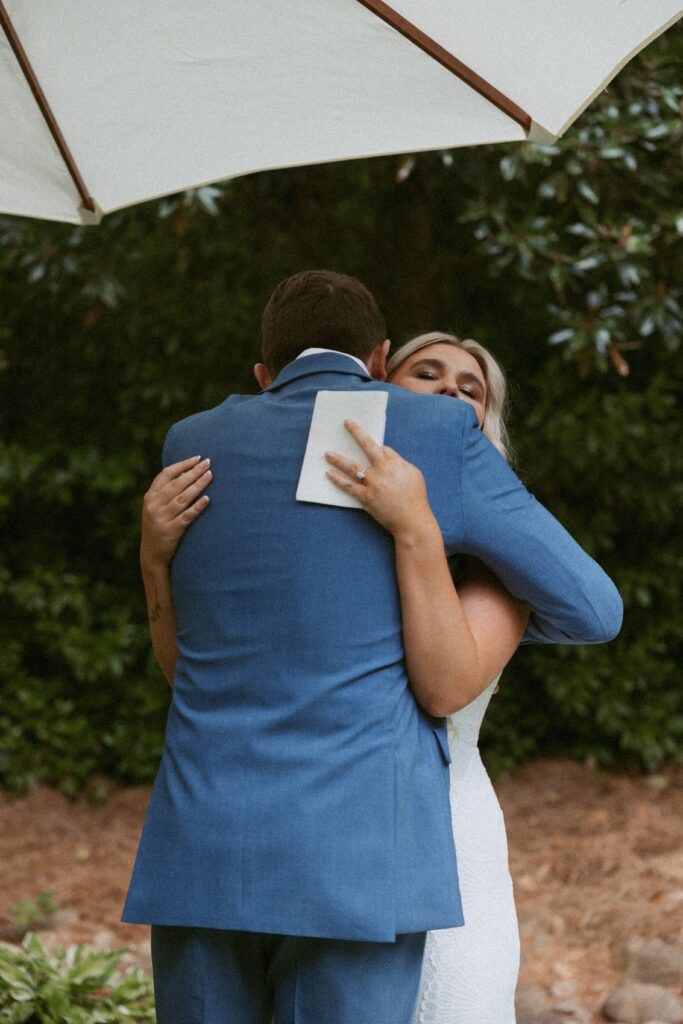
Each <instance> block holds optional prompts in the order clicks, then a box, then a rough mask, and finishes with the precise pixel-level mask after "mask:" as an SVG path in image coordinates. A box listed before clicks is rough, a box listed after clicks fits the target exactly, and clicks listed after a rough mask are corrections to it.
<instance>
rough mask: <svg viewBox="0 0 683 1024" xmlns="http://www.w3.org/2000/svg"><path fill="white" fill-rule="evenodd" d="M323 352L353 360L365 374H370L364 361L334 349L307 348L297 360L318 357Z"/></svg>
mask: <svg viewBox="0 0 683 1024" xmlns="http://www.w3.org/2000/svg"><path fill="white" fill-rule="evenodd" d="M321 352H333V353H334V355H335V356H346V357H347V359H353V361H354V363H358V365H359V366H360V368H361V370H363V371H364V372H365V373H369V370H368V368H367V366H366V365H365V363H364V362H363V360H362V359H359V358H358V356H352V355H349V353H348V352H338V351H337V350H336V349H334V348H306V349H304V351H303V352H300V353H299V355H298V356H297V357H296V358H297V359H302V358H303V357H304V356H317V355H320V353H321Z"/></svg>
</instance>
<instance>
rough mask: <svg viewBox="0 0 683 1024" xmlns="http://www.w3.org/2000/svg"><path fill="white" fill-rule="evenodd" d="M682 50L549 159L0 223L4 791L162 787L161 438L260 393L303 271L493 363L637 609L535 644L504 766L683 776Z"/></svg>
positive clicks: (631, 81)
mask: <svg viewBox="0 0 683 1024" xmlns="http://www.w3.org/2000/svg"><path fill="white" fill-rule="evenodd" d="M682 57H683V30H681V29H680V28H675V29H672V30H671V31H670V32H669V33H667V34H666V35H665V36H664V37H662V38H661V39H660V40H658V41H657V42H656V43H655V44H653V45H652V46H651V47H649V48H648V49H647V50H646V51H644V53H643V54H642V55H641V57H640V58H639V59H638V60H636V61H634V62H633V63H632V64H631V65H630V66H629V68H628V70H627V71H626V72H624V73H622V74H621V75H620V76H619V77H618V78H617V79H616V80H615V82H614V84H613V85H612V86H611V87H610V89H609V90H608V91H607V92H606V93H605V94H604V95H603V96H602V97H601V98H600V99H599V100H597V101H596V102H595V103H594V104H593V106H592V107H591V108H590V110H589V111H588V112H586V113H585V114H584V115H583V117H582V118H581V119H580V120H579V122H578V123H577V125H576V126H575V127H574V128H573V129H572V130H571V131H570V132H569V133H568V135H567V137H566V138H565V139H564V140H562V141H561V142H560V143H558V144H557V145H555V146H552V147H539V146H534V145H524V146H516V147H488V148H481V149H474V150H460V151H452V152H447V153H442V154H425V155H420V156H418V157H413V156H407V157H403V158H400V159H398V160H396V159H393V158H392V159H377V160H368V161H356V162H353V163H348V164H335V165H329V166H325V167H317V168H316V167H314V168H304V169H294V170H290V171H282V172H277V173H272V174H261V175H255V176H252V177H248V178H244V179H239V180H236V181H234V182H229V183H226V184H224V185H222V186H220V187H218V186H217V187H212V188H204V189H200V190H198V191H196V192H194V193H191V194H187V195H182V196H176V197H172V198H169V199H165V200H163V201H161V202H159V203H152V204H147V205H146V206H143V207H140V208H137V209H133V210H130V211H125V212H123V213H120V214H116V215H113V216H111V217H109V218H108V219H107V220H105V222H104V223H103V224H102V225H101V226H100V227H98V228H97V229H81V228H76V229H74V228H70V227H67V226H64V225H49V224H41V223H36V222H31V221H20V220H16V219H10V218H0V269H1V276H0V428H1V431H2V433H1V439H0V526H1V529H2V534H3V545H2V553H1V554H0V644H1V645H2V652H3V656H2V659H0V778H1V779H2V783H3V784H4V786H5V787H7V788H9V789H13V790H21V789H25V788H27V787H30V786H31V785H33V784H35V783H36V782H38V781H41V780H45V781H48V782H50V783H53V784H56V785H58V786H60V787H61V788H62V789H63V790H64V791H66V792H68V793H76V792H78V791H79V790H80V789H81V787H82V786H83V785H84V783H85V781H86V780H87V779H88V778H89V776H91V775H92V773H94V772H98V773H101V772H104V773H106V774H108V775H111V776H114V777H116V778H118V779H120V780H122V781H124V782H129V783H132V782H142V781H146V780H149V779H150V778H151V777H152V775H153V773H154V770H155V767H156V765H157V763H158V759H159V755H160V751H161V745H162V741H163V727H164V717H165V711H166V707H167V703H168V690H167V687H166V686H165V684H164V682H163V681H162V678H161V676H160V673H159V672H158V670H157V669H156V667H155V666H154V664H153V661H152V659H151V657H150V652H149V646H148V640H147V631H146V624H145V610H144V605H143V600H142V593H141V587H140V584H139V581H138V573H137V550H136V549H137V544H138V532H137V530H138V527H137V523H138V515H139V507H140V500H141V495H142V493H143V492H144V490H145V488H146V486H147V484H148V482H149V481H150V479H151V478H152V476H153V475H154V474H155V472H156V471H157V468H158V458H159V451H160V446H161V440H162V438H163V436H164V433H165V431H166V429H167V428H168V426H169V425H170V423H171V422H173V421H174V420H177V419H178V418H180V417H182V416H184V415H187V414H188V413H190V412H193V411H196V410H198V409H200V408H204V407H207V406H208V405H211V404H215V403H216V402H218V401H220V400H221V399H222V398H223V396H224V395H225V394H226V393H228V392H230V391H234V390H238V391H239V390H245V389H250V388H251V386H252V385H251V369H250V368H251V365H252V364H253V362H255V361H256V359H257V358H258V322H259V316H260V311H261V309H262V307H263V304H264V302H265V299H266V298H267V295H268V293H269V291H270V290H271V288H272V287H273V285H274V284H275V283H277V281H278V280H279V279H281V278H282V277H283V276H285V275H286V274H289V273H291V272H293V271H295V270H298V269H301V268H302V267H305V266H316V265H317V266H333V267H336V268H338V269H343V270H346V271H347V272H350V273H353V274H356V275H357V276H359V277H360V278H361V279H363V280H364V281H366V282H367V283H368V285H369V286H370V287H371V288H372V289H373V290H374V291H375V292H376V293H377V295H378V297H379V299H380V302H381V304H382V306H383V308H384V310H385V312H386V314H387V316H388V322H389V324H390V327H391V333H392V337H393V338H394V341H395V342H397V343H399V342H401V341H402V340H404V339H405V338H407V337H408V336H409V335H410V334H412V333H413V332H415V331H418V330H425V329H432V328H450V329H453V330H455V331H456V332H457V333H460V334H463V335H470V336H474V337H477V338H478V339H479V340H481V341H482V342H483V343H484V344H487V345H490V346H491V347H492V349H493V350H494V352H496V354H497V355H499V357H500V358H501V361H502V362H503V364H504V365H505V366H506V367H507V368H508V371H509V374H510V379H511V384H512V399H513V407H514V412H513V418H512V424H511V426H512V434H513V438H514V440H515V443H516V447H517V451H518V456H519V469H520V472H521V474H522V476H523V477H524V479H525V481H526V483H527V484H528V486H529V487H530V488H531V489H532V490H533V491H534V492H535V493H536V494H537V495H538V496H539V498H540V499H541V500H543V501H544V502H545V503H546V504H547V505H548V506H549V507H550V508H551V509H552V510H553V511H554V512H555V513H556V514H557V515H558V516H559V518H560V519H561V520H562V521H563V522H564V523H565V524H566V525H567V527H568V528H569V529H570V530H571V531H572V532H573V533H574V534H575V535H576V536H577V537H578V538H579V539H580V540H581V541H582V543H584V545H585V546H586V547H587V548H588V549H589V550H590V551H591V553H592V554H594V556H595V557H596V558H597V559H598V560H600V561H601V562H602V563H603V564H604V565H605V566H606V568H607V569H608V571H609V572H610V573H611V574H612V575H613V576H614V578H615V579H616V581H617V583H618V585H619V586H620V588H621V591H622V593H623V595H624V599H625V604H626V622H625V626H624V630H623V633H622V635H621V637H620V638H619V639H618V641H617V642H616V643H614V644H611V645H609V646H607V647H600V648H595V649H591V648H581V649H557V648H555V649H549V650H546V649H526V650H524V651H521V652H520V653H519V654H518V656H517V657H516V659H515V661H514V662H513V664H512V665H511V666H510V667H509V668H508V670H506V673H505V677H504V680H503V687H502V691H501V694H500V695H499V696H498V697H497V698H496V700H495V701H494V705H493V708H492V712H491V714H490V716H489V718H488V719H487V737H488V748H489V754H490V757H491V758H492V759H493V761H494V762H495V763H496V764H497V765H498V766H499V767H505V766H508V765H512V764H514V763H515V762H517V761H519V760H520V759H522V758H524V757H528V756H531V755H534V754H538V753H545V752H564V753H568V754H571V755H573V756H581V757H587V756H591V757H593V758H595V759H597V760H598V761H599V762H600V763H604V764H629V765H631V766H633V767H635V768H647V769H653V768H655V767H656V766H657V765H659V764H660V763H662V762H663V761H665V760H668V759H671V758H674V757H676V756H677V753H678V750H679V749H680V741H681V736H682V735H683V712H682V711H681V704H680V696H679V693H680V687H679V685H678V678H677V675H676V673H675V668H674V664H675V659H676V657H677V656H679V655H680V641H681V635H680V633H681V626H680V623H681V608H680V596H679V591H678V589H677V584H676V580H677V577H678V576H679V575H680V555H679V554H678V553H677V547H676V544H675V540H676V532H677V530H679V525H678V524H679V522H680V515H681V511H680V497H681V492H680V480H681V458H682V456H681V450H682V447H681V438H680V426H679V422H678V420H677V415H676V404H675V403H676V398H677V395H678V394H680V384H681V380H680V378H681V354H680V339H681V333H682V331H683V314H682V312H681V306H680V302H681V283H682V282H683V265H682V264H683V259H682V256H681V240H682V238H683V208H682V207H681V206H680V196H681V189H680V184H681V180H682V173H681V156H680V153H681V141H682V138H683V132H682V127H681V103H682V102H683V90H682V89H681V87H680V83H679V81H678V74H677V69H678V68H679V67H680V62H681V58H682ZM677 185H678V187H677ZM673 196H676V197H677V198H676V199H675V200H672V197H673ZM676 203H678V204H679V205H678V206H677V205H676Z"/></svg>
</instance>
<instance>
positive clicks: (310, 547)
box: [123, 353, 621, 941]
mask: <svg viewBox="0 0 683 1024" xmlns="http://www.w3.org/2000/svg"><path fill="white" fill-rule="evenodd" d="M321 389H329V390H331V389H340V390H362V391H372V390H382V391H387V392H388V393H389V401H388V409H387V430H386V443H387V444H388V445H391V446H392V447H393V448H395V449H396V450H397V451H399V452H400V453H401V454H402V455H403V456H405V457H406V458H408V459H410V461H411V462H414V463H415V464H416V465H418V466H419V467H420V469H421V470H422V472H423V473H424V475H425V478H426V481H427V488H428V493H429V500H430V502H431V505H432V508H433V510H434V512H435V514H436V516H437V518H438V521H439V523H440V526H441V529H442V532H443V536H444V541H445V545H446V550H447V551H448V553H449V554H451V553H454V552H461V551H462V552H469V553H472V554H474V555H477V556H478V557H479V558H481V559H482V560H483V561H484V562H486V563H487V564H488V565H490V566H491V568H492V569H493V570H494V571H495V572H496V573H497V574H498V576H499V577H500V578H501V580H502V581H503V582H504V583H505V585H506V586H507V587H508V589H509V590H510V591H511V592H512V593H513V594H515V595H517V596H519V597H520V598H523V599H524V600H526V601H527V602H528V603H529V604H530V605H531V606H532V608H533V609H534V617H533V622H532V625H531V627H530V634H529V636H530V638H532V639H536V640H547V641H559V642H576V643H593V642H599V641H603V640H607V639H609V638H611V637H612V636H613V635H614V634H615V633H616V632H617V631H618V629H619V625H620V621H621V601H620V599H619V596H618V594H617V592H616V590H615V588H614V586H613V584H612V583H611V581H610V580H609V579H608V577H607V576H605V574H604V573H603V572H602V570H601V569H600V568H599V567H598V566H597V565H596V564H595V562H593V561H592V559H591V558H589V556H588V555H587V554H585V552H584V551H582V550H581V548H579V547H578V545H577V544H576V543H575V542H574V541H573V540H572V539H571V538H570V537H569V535H568V534H567V533H566V532H565V531H564V529H563V528H562V527H561V526H560V525H559V523H558V522H557V521H556V520H555V519H553V517H552V516H551V515H550V514H549V513H548V512H547V511H545V509H543V508H542V506H540V505H539V504H538V503H537V502H536V501H535V499H534V498H533V497H532V496H531V495H530V494H529V493H528V492H527V491H526V490H525V489H524V487H523V486H522V484H521V483H520V482H519V480H518V479H517V477H516V476H515V475H514V473H513V472H512V471H511V470H510V469H509V468H508V466H507V465H506V464H505V462H504V460H503V459H502V458H501V457H500V455H499V454H498V453H497V452H496V451H495V449H494V448H493V447H492V446H491V445H490V444H489V442H488V441H487V440H486V439H485V438H484V437H483V435H482V434H481V432H480V431H479V430H478V429H477V425H476V421H475V417H474V414H473V411H472V409H471V408H470V406H469V405H468V404H467V403H465V402H461V401H453V400H452V399H450V398H448V399H447V398H445V397H443V396H418V395H415V394H413V393H411V392H409V391H407V390H405V389H402V388H398V387H394V386H392V385H390V384H382V383H378V382H376V381H374V380H372V379H371V378H370V377H369V375H367V374H365V373H363V371H362V370H361V369H360V367H357V365H356V364H355V363H354V362H353V361H352V360H350V359H349V358H348V357H347V356H343V355H340V354H335V353H324V354H319V355H309V356H305V357H303V358H302V359H299V360H296V361H295V362H293V363H290V364H289V365H288V366H287V367H285V369H284V370H283V371H282V372H281V373H280V375H279V376H278V377H277V379H276V380H275V382H274V383H273V384H272V386H271V387H270V388H268V389H267V390H266V391H264V392H262V393H261V394H259V395H255V396H237V395H233V396H231V397H230V398H228V399H227V400H226V401H225V402H223V404H222V405H219V406H217V407H216V408H215V409H211V410H209V411H207V412H202V413H199V414H198V415H196V416H191V417H190V418H189V419H186V420H183V421H182V422H180V423H178V424H176V425H175V426H174V427H172V428H171V431H170V432H169V435H168V438H167V441H166V445H165V450H164V462H165V463H166V464H168V463H170V462H175V461H177V460H179V459H182V458H186V457H189V456H191V455H194V454H201V455H202V456H203V457H205V456H210V457H211V459H212V464H213V470H214V483H213V484H212V489H211V504H210V505H209V507H208V510H207V511H206V512H204V514H203V515H202V516H201V517H200V518H199V519H198V520H197V522H196V523H195V524H194V525H193V526H192V528H191V529H190V530H189V531H188V533H187V534H186V536H185V538H184V539H183V541H182V544H181V546H180V548H179V550H178V552H177V554H176V557H175V559H174V562H173V569H172V573H173V597H174V601H175V607H176V613H177V618H178V650H179V658H178V663H177V667H176V672H175V679H174V685H173V696H172V702H171V706H170V710H169V716H168V723H167V731H166V743H165V748H164V754H163V758H162V762H161V767H160V769H159V773H158V776H157V779H156V784H155V786H154V791H153V795H152V799H151V803H150V807H149V811H148V814H147V820H146V823H145V827H144V831H143V835H142V839H141V843H140V848H139V851H138V855H137V860H136V864H135V869H134V873H133V878H132V882H131V886H130V891H129V894H128V899H127V902H126V906H125V911H124V918H123V919H124V920H126V921H134V922H145V923H152V924H176V925H193V926H197V927H205V928H220V929H238V930H244V931H256V932H268V933H278V934H287V935H309V936H320V937H331V938H342V939H362V940H369V941H390V940H393V939H394V937H395V936H396V934H398V933H402V932H421V931H426V930H428V929H433V928H445V927H451V926H454V925H458V924H461V923H462V914H461V907H460V900H459V895H458V885H457V870H456V859H455V855H454V849H453V839H452V831H451V821H450V810H449V800H448V765H447V762H448V759H449V755H448V746H447V743H446V737H445V729H444V722H443V720H440V719H435V718H432V717H430V716H429V715H427V714H425V713H424V712H423V711H422V710H421V709H420V708H419V707H418V705H417V704H416V702H415V700H414V698H413V696H412V694H411V692H410V690H409V686H408V678H407V676H406V669H405V663H404V658H403V647H402V642H401V618H400V609H399V599H398V591H397V584H396V577H395V571H394V550H393V541H392V538H391V537H390V536H389V535H388V534H387V533H386V532H385V531H384V530H383V529H382V528H381V527H379V526H378V525H377V524H376V523H375V522H374V521H373V520H372V519H371V518H370V516H369V515H367V514H366V513H365V512H364V511H362V510H355V509H345V508H338V507H328V506H323V505H316V504H303V503H300V502H297V501H296V500H295V491H296V486H297V480H298V477H299V471H300V468H301V462H302V458H303V453H304V448H305V445H306V439H307V435H308V429H309V425H310V421H311V414H312V409H313V403H314V400H315V395H316V392H317V391H319V390H321Z"/></svg>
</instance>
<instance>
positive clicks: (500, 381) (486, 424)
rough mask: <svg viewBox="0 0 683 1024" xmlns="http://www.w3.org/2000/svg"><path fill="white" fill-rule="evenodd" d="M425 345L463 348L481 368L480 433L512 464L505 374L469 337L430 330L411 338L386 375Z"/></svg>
mask: <svg viewBox="0 0 683 1024" xmlns="http://www.w3.org/2000/svg"><path fill="white" fill-rule="evenodd" d="M427 345H455V346H456V347H457V348H461V349H464V351H465V352H469V353H470V355H471V356H473V357H474V358H475V359H476V360H477V362H478V363H479V366H480V368H481V372H482V373H483V375H484V382H485V384H486V402H485V405H484V421H483V423H482V425H481V430H482V433H483V434H484V435H485V436H486V437H488V439H489V441H490V442H491V444H492V445H494V447H495V448H497V449H498V451H499V452H500V454H501V455H502V456H503V458H504V459H505V460H506V461H507V462H512V458H513V456H512V449H511V447H510V440H509V438H508V433H507V429H506V426H505V416H506V414H507V387H506V382H505V374H504V372H503V370H502V367H501V366H500V365H499V363H497V362H496V360H495V359H494V358H493V356H492V355H491V353H490V352H489V351H488V350H487V349H485V348H484V346H483V345H480V344H479V342H478V341H474V340H473V339H472V338H457V337H456V336H455V335H454V334H445V333H443V332H441V331H430V333H429V334H420V335H418V337H417V338H412V339H411V340H410V341H407V342H406V343H405V345H401V347H400V348H399V349H397V351H396V352H394V354H393V356H392V357H391V359H390V360H389V362H388V363H387V375H388V379H389V380H391V378H392V376H393V375H394V374H395V373H396V371H397V370H398V368H399V367H400V366H402V365H403V363H404V362H405V361H406V359H409V358H410V356H412V355H414V354H415V352H419V350H420V349H421V348H426V347H427Z"/></svg>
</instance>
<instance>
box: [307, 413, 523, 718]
mask: <svg viewBox="0 0 683 1024" xmlns="http://www.w3.org/2000/svg"><path fill="white" fill-rule="evenodd" d="M347 428H348V430H349V432H350V433H351V434H352V435H353V437H354V438H355V439H356V441H357V442H358V443H359V444H360V445H361V447H362V448H363V451H364V452H365V454H366V455H367V457H368V459H369V460H370V466H369V467H368V468H367V469H366V470H365V477H364V479H362V480H358V479H357V477H356V474H357V471H358V469H359V467H358V466H357V465H355V464H354V463H352V462H351V461H350V460H348V459H344V458H342V457H340V456H337V455H334V454H333V453H328V456H327V458H328V461H329V462H330V463H331V464H332V465H333V466H335V467H336V468H335V469H333V470H330V471H329V474H328V475H329V476H330V478H331V479H332V480H333V481H334V483H336V484H337V485H338V486H339V487H341V488H342V489H343V490H345V491H347V492H348V493H351V494H353V495H354V496H355V497H357V498H358V499H359V500H360V501H361V503H362V504H363V506H364V508H365V509H366V510H367V511H368V512H369V513H370V515H372V516H373V518H375V519H376V520H377V521H378V522H379V523H380V525H382V526H384V527H385V529H387V530H389V532H390V533H391V534H392V536H393V537H394V544H395V548H396V574H397V578H398V586H399V592H400V598H401V616H402V623H403V643H404V649H405V657H406V667H407V670H408V676H409V678H410V682H411V687H412V689H413V693H414V694H415V698H416V700H417V701H418V703H419V704H420V705H421V706H422V707H423V708H424V709H425V711H428V712H429V713H430V714H432V715H437V716H442V715H449V714H452V713H453V712H455V711H458V710H459V709H460V708H463V707H465V706H466V705H467V704H469V703H470V702H471V701H472V700H474V698H475V697H477V696H478V694H479V693H481V691H482V690H483V689H484V688H485V687H486V686H487V685H488V684H489V683H490V682H491V680H492V679H494V678H495V677H496V676H497V675H498V673H499V672H500V671H501V669H502V668H503V667H504V666H505V665H506V664H507V662H508V661H509V660H510V658H511V657H512V655H513V654H514V652H515V650H516V649H517V646H518V644H519V641H520V639H521V636H522V634H523V632H524V628H525V626H526V622H527V619H528V616H529V610H528V608H527V606H526V605H524V604H522V602H520V601H517V600H515V599H514V598H512V597H511V596H510V595H509V594H508V593H507V591H506V590H505V589H504V588H503V587H502V586H501V584H500V583H499V582H498V581H497V580H496V578H495V577H494V576H493V575H492V574H491V573H489V572H488V571H487V570H486V569H484V567H483V566H481V567H479V566H478V565H477V566H472V568H471V569H470V568H468V572H467V575H466V578H465V579H464V580H463V582H462V584H461V586H460V588H459V592H458V591H456V589H455V587H454V585H453V580H452V578H451V573H450V569H449V566H448V561H447V559H446V554H445V551H444V546H443V540H442V537H441V531H440V530H439V526H438V523H437V522H436V519H435V518H434V515H433V513H432V510H431V508H430V507H429V502H428V500H427V492H426V488H425V484H424V478H423V476H422V473H420V471H419V469H417V467H415V466H413V465H412V464H411V463H409V462H406V461H405V459H402V458H401V456H400V455H398V454H397V453H396V452H394V451H393V450H392V449H390V448H386V447H380V446H379V445H376V444H375V443H374V442H373V441H372V440H371V439H370V438H369V435H368V434H366V433H365V431H364V430H362V428H360V427H358V425H357V424H353V423H351V422H349V423H348V424H347Z"/></svg>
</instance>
